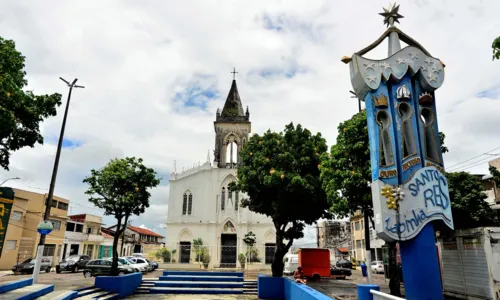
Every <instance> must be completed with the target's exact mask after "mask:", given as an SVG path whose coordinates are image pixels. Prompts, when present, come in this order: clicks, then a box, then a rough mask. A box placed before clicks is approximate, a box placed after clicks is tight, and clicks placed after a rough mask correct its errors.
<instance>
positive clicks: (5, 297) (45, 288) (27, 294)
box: [0, 284, 54, 300]
mask: <svg viewBox="0 0 500 300" xmlns="http://www.w3.org/2000/svg"><path fill="white" fill-rule="evenodd" d="M52 291H54V285H53V284H32V285H28V286H25V287H22V288H19V289H15V290H11V291H9V292H6V293H3V294H0V299H1V300H12V299H20V300H21V299H22V300H31V299H36V298H38V297H41V296H43V295H46V294H48V293H50V292H52Z"/></svg>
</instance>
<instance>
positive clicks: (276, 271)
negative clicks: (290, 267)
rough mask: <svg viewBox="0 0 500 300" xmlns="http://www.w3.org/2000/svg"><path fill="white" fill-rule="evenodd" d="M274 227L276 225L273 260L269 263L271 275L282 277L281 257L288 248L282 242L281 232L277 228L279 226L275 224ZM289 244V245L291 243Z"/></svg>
mask: <svg viewBox="0 0 500 300" xmlns="http://www.w3.org/2000/svg"><path fill="white" fill-rule="evenodd" d="M275 227H276V251H275V252H274V260H273V263H272V265H271V270H272V272H273V277H282V276H283V269H284V268H285V263H284V262H283V257H285V254H286V252H287V251H288V249H287V246H285V244H283V232H282V231H281V230H280V229H279V227H280V226H275ZM289 244H290V245H291V243H289ZM288 248H290V247H288ZM264 259H265V258H264Z"/></svg>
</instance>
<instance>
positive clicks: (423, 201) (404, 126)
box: [342, 4, 453, 300]
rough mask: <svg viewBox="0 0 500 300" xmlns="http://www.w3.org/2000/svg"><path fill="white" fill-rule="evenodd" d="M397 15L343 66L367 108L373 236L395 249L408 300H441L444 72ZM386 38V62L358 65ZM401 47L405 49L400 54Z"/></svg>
mask: <svg viewBox="0 0 500 300" xmlns="http://www.w3.org/2000/svg"><path fill="white" fill-rule="evenodd" d="M398 10H399V6H397V5H396V4H394V5H392V6H390V7H389V8H388V9H384V12H383V13H381V15H382V16H384V18H385V20H384V24H387V26H388V27H389V28H388V29H387V30H386V32H384V34H383V35H382V36H381V37H380V38H378V39H377V40H376V41H375V42H374V43H373V44H371V45H369V46H368V47H366V48H364V49H362V50H361V51H359V52H356V53H355V54H353V55H352V58H348V57H344V58H343V59H342V61H343V62H345V63H349V67H350V73H351V83H352V85H353V88H354V91H355V93H356V95H357V97H358V98H359V99H362V100H363V101H365V104H366V115H367V121H368V133H369V138H370V158H371V170H372V185H371V186H372V199H373V211H374V221H375V230H376V232H377V235H378V236H379V237H380V238H382V239H384V240H385V241H387V242H393V241H399V243H400V251H401V259H402V265H403V277H404V282H405V294H406V297H407V299H410V300H414V299H415V300H427V299H432V300H440V299H443V295H442V287H441V277H440V271H439V265H438V258H437V250H436V244H435V235H434V224H433V223H432V221H435V220H441V221H443V222H444V223H445V224H446V225H447V226H449V227H450V228H451V229H453V217H452V215H451V203H450V197H449V193H448V181H447V179H446V177H445V175H444V169H443V158H442V153H441V142H440V138H439V130H438V122H437V117H436V102H435V94H434V92H435V90H436V89H438V88H439V87H440V86H441V85H442V83H443V80H444V64H443V63H442V62H441V61H440V60H439V59H437V58H434V57H432V56H431V55H430V54H429V52H427V50H425V49H424V47H422V46H421V45H420V44H419V43H418V42H417V41H415V40H414V39H412V38H411V37H409V36H408V35H406V34H405V33H403V32H402V31H401V30H399V29H398V28H396V27H395V26H394V23H395V22H398V23H399V20H398V19H400V18H403V16H401V15H400V14H399V13H398ZM387 37H388V38H389V53H388V57H387V58H385V59H383V60H371V59H367V58H364V57H363V55H365V54H366V53H368V52H369V51H371V50H372V49H374V48H375V47H377V46H378V45H379V44H380V43H381V42H382V41H383V40H384V39H385V38H387ZM400 41H403V42H405V43H406V44H408V45H409V46H408V47H405V48H404V49H401V45H400Z"/></svg>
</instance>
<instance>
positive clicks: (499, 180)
mask: <svg viewBox="0 0 500 300" xmlns="http://www.w3.org/2000/svg"><path fill="white" fill-rule="evenodd" d="M489 170H490V174H491V176H493V178H492V179H493V181H494V182H495V184H496V186H497V187H498V186H500V171H498V169H497V168H495V167H494V166H490V168H489Z"/></svg>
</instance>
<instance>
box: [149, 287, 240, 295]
mask: <svg viewBox="0 0 500 300" xmlns="http://www.w3.org/2000/svg"><path fill="white" fill-rule="evenodd" d="M149 293H150V294H243V290H242V289H220V288H181V287H153V288H150V289H149Z"/></svg>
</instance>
